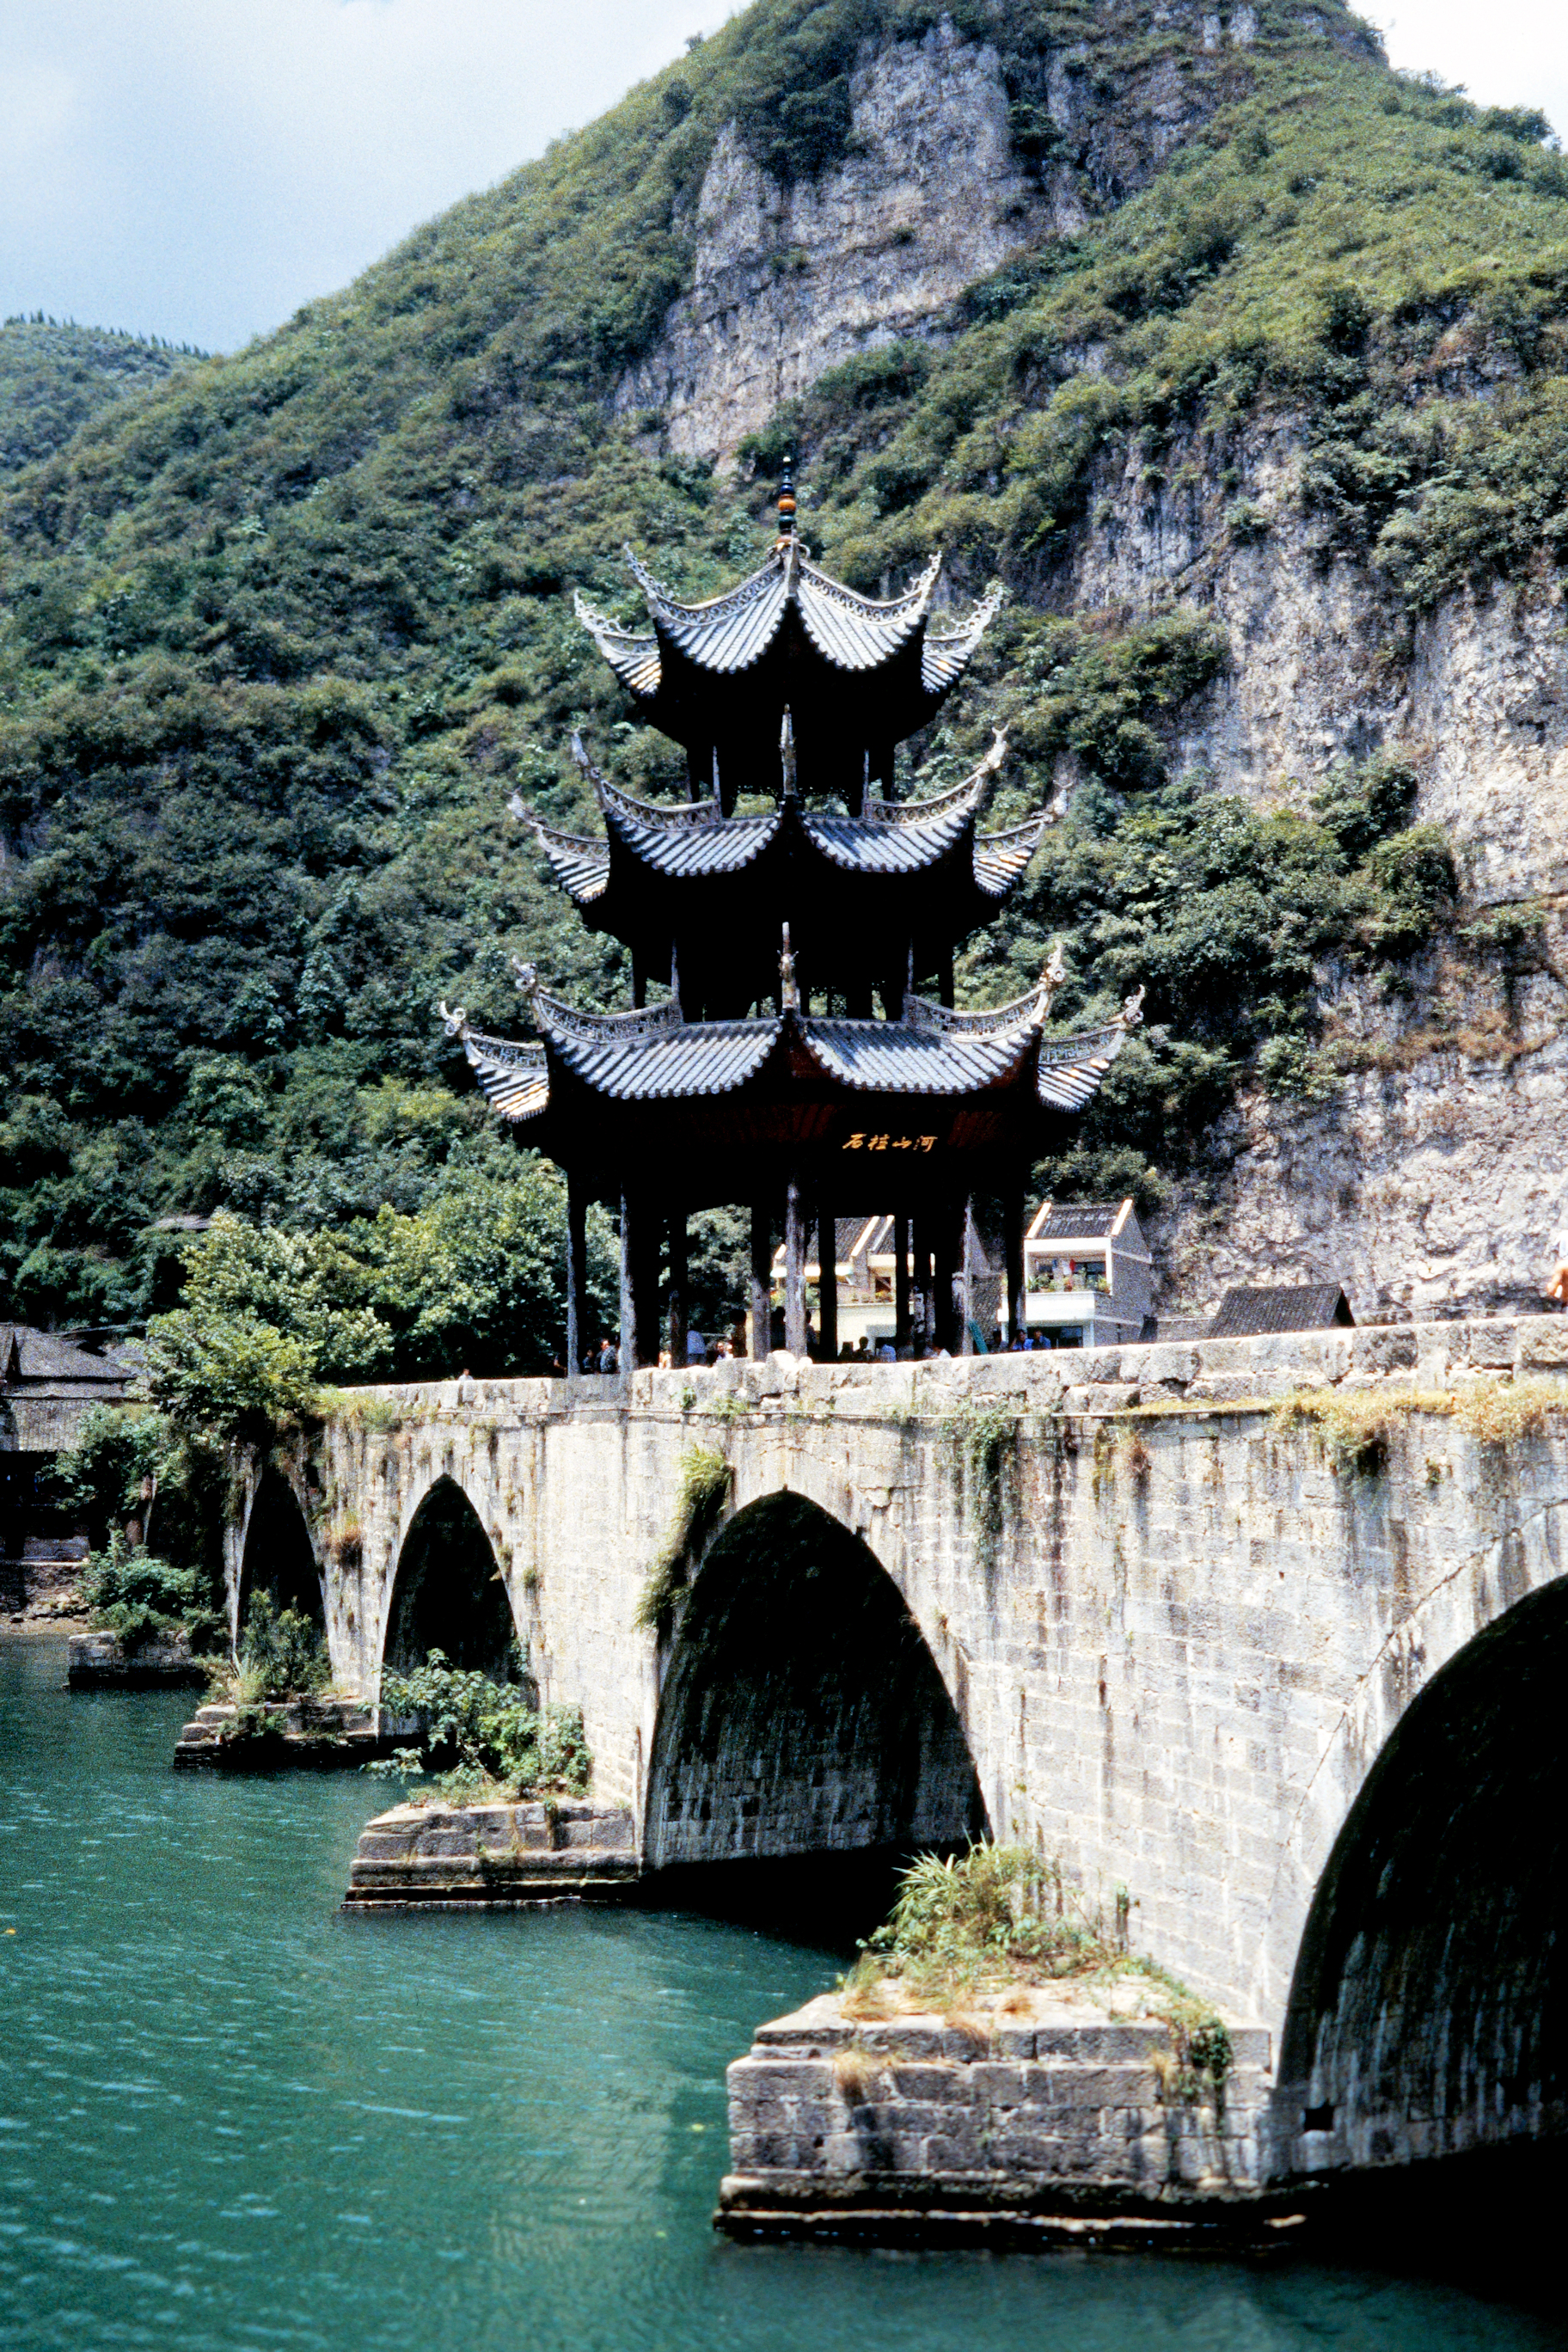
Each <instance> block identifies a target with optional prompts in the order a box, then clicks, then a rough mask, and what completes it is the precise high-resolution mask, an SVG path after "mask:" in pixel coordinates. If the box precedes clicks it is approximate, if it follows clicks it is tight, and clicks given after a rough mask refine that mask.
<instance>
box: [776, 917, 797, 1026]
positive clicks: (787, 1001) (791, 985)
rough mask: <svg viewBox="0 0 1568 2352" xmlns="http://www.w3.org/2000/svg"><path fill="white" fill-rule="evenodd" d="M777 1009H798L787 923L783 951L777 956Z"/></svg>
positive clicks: (788, 1011)
mask: <svg viewBox="0 0 1568 2352" xmlns="http://www.w3.org/2000/svg"><path fill="white" fill-rule="evenodd" d="M779 1010H780V1012H781V1013H798V1012H799V1011H800V991H799V989H798V988H797V987H796V986H795V958H794V956H793V955H792V954H791V953H790V946H789V925H788V924H787V923H786V924H785V925H784V952H783V953H782V954H781V956H780V957H779Z"/></svg>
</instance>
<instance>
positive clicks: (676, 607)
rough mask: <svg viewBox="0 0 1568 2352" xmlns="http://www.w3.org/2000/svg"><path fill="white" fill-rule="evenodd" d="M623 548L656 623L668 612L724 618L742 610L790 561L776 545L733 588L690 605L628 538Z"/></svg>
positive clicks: (680, 616) (685, 617)
mask: <svg viewBox="0 0 1568 2352" xmlns="http://www.w3.org/2000/svg"><path fill="white" fill-rule="evenodd" d="M622 553H623V554H624V555H625V557H626V568H627V570H628V571H629V572H630V573H631V575H632V578H633V579H634V580H635V581H636V582H637V586H638V587H639V588H640V589H641V590H642V592H643V594H644V595H645V596H646V597H647V601H648V604H649V607H650V609H651V610H652V612H653V614H654V618H655V621H656V622H657V621H658V618H659V616H660V614H668V615H669V616H670V617H671V618H672V619H675V620H680V621H713V620H721V619H723V618H724V616H725V615H726V614H729V613H731V612H735V613H738V612H742V611H743V610H744V609H745V607H746V606H747V605H748V604H755V603H756V601H757V599H758V597H759V596H762V595H763V594H764V593H766V591H767V589H768V588H769V587H770V586H771V585H772V583H773V579H774V577H775V576H776V575H777V573H778V572H780V571H781V570H784V569H787V568H788V562H789V559H788V556H787V553H786V551H784V549H783V548H781V547H774V548H773V549H771V550H770V551H769V554H768V558H767V561H766V562H765V563H763V564H762V565H761V566H760V567H759V568H758V570H756V571H755V572H748V573H747V575H746V577H745V579H744V580H741V581H737V583H736V584H735V586H734V587H733V588H723V589H721V590H720V592H719V593H718V595H717V596H707V597H704V598H703V599H702V601H701V602H700V603H699V604H687V602H686V601H685V599H684V597H680V596H678V595H677V594H676V593H675V591H674V589H673V588H671V587H670V586H669V584H668V582H667V581H664V580H661V579H660V578H659V577H658V573H657V572H650V571H649V570H648V567H647V564H646V563H644V562H642V561H641V559H640V558H639V557H638V555H637V550H636V548H634V547H633V545H632V543H631V541H630V540H629V539H628V540H627V541H626V544H625V546H624V547H623V549H622Z"/></svg>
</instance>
